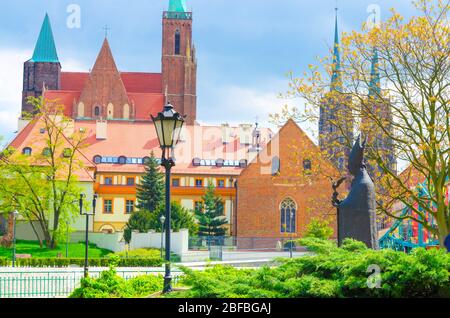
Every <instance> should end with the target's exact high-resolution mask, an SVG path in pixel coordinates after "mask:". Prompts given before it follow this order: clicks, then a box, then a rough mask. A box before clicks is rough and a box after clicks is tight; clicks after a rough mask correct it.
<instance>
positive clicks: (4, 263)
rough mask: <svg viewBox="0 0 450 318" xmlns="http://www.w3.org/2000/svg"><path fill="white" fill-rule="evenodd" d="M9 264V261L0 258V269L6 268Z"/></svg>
mask: <svg viewBox="0 0 450 318" xmlns="http://www.w3.org/2000/svg"><path fill="white" fill-rule="evenodd" d="M9 263H10V260H9V259H7V258H6V257H0V266H1V267H5V266H8V265H9Z"/></svg>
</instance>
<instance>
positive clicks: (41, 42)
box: [22, 14, 61, 113]
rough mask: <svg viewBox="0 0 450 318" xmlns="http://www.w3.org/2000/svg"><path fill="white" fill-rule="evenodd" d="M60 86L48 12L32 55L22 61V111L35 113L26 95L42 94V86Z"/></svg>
mask: <svg viewBox="0 0 450 318" xmlns="http://www.w3.org/2000/svg"><path fill="white" fill-rule="evenodd" d="M60 86H61V64H60V63H59V59H58V54H57V53H56V46H55V41H54V38H53V32H52V27H51V24H50V19H49V17H48V14H46V15H45V18H44V22H43V23H42V27H41V31H40V33H39V38H38V40H37V43H36V46H35V48H34V53H33V57H32V58H31V59H30V60H28V61H26V62H25V63H24V67H23V91H22V113H35V112H36V109H34V106H33V105H30V104H29V103H27V97H28V96H34V97H39V96H42V92H43V88H44V87H45V88H46V89H51V90H59V89H60Z"/></svg>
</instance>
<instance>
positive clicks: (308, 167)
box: [303, 159, 311, 171]
mask: <svg viewBox="0 0 450 318" xmlns="http://www.w3.org/2000/svg"><path fill="white" fill-rule="evenodd" d="M303 170H305V171H311V160H309V159H305V160H303Z"/></svg>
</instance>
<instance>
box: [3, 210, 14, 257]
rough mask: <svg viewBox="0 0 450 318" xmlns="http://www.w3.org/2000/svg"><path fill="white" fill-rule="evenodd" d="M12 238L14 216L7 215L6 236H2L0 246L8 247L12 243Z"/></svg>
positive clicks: (11, 214)
mask: <svg viewBox="0 0 450 318" xmlns="http://www.w3.org/2000/svg"><path fill="white" fill-rule="evenodd" d="M13 238H14V214H13V213H8V220H7V227H6V234H5V235H3V238H2V241H1V246H3V247H6V248H8V247H10V246H11V245H12V243H13Z"/></svg>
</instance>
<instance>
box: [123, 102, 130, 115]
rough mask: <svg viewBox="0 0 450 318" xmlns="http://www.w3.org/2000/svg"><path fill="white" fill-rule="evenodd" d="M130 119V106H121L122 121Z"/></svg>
mask: <svg viewBox="0 0 450 318" xmlns="http://www.w3.org/2000/svg"><path fill="white" fill-rule="evenodd" d="M129 118H130V106H129V105H128V104H125V105H123V119H129Z"/></svg>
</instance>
